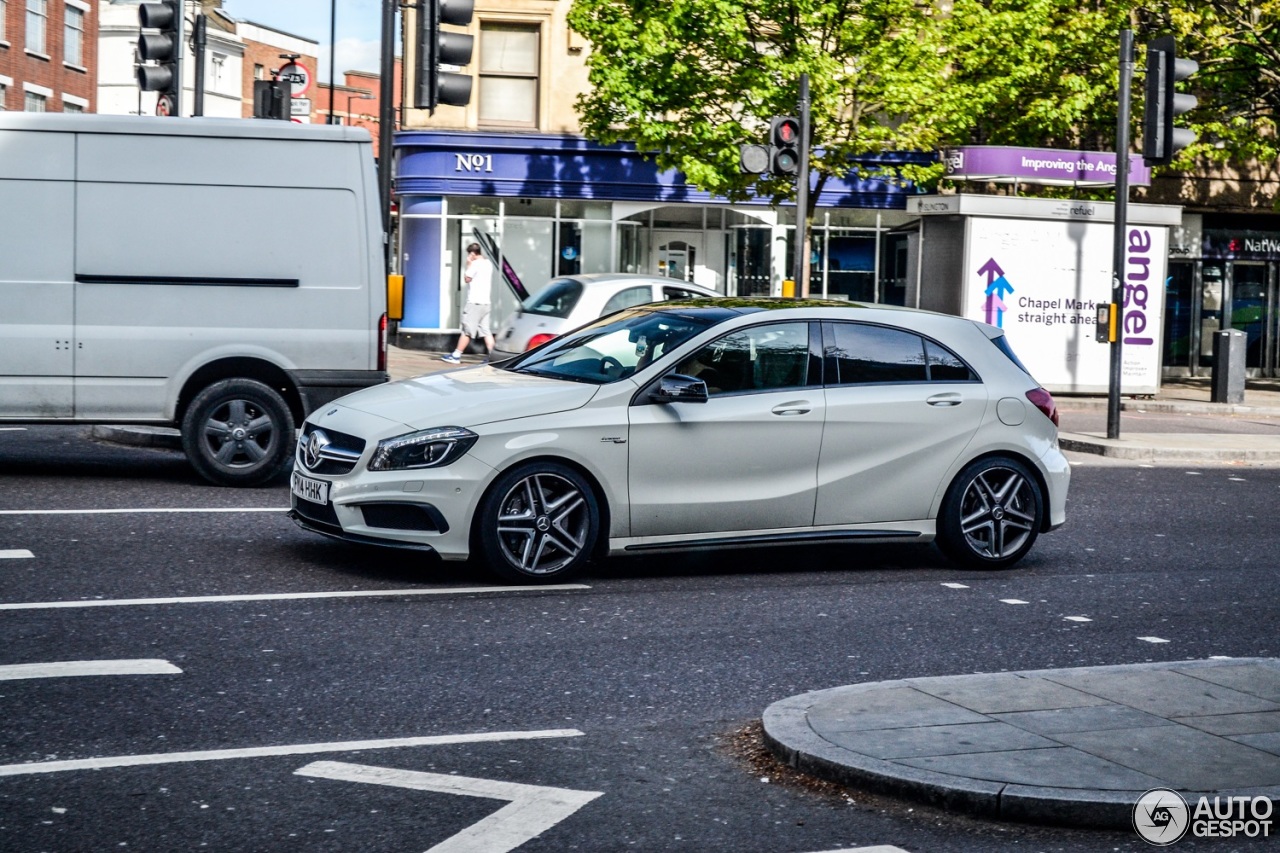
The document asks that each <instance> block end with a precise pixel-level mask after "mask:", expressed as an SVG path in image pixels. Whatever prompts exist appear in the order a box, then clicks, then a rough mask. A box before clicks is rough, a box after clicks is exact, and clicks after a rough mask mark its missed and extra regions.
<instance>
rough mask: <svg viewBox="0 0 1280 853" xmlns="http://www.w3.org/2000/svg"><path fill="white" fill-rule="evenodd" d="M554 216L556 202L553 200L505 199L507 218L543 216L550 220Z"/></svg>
mask: <svg viewBox="0 0 1280 853" xmlns="http://www.w3.org/2000/svg"><path fill="white" fill-rule="evenodd" d="M555 215H556V200H555V199H553V198H511V199H507V216H545V217H547V218H548V219H552V218H554V217H555Z"/></svg>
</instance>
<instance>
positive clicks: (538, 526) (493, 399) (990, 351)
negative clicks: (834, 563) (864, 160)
mask: <svg viewBox="0 0 1280 853" xmlns="http://www.w3.org/2000/svg"><path fill="white" fill-rule="evenodd" d="M296 462H297V465H296V468H295V471H294V475H293V488H292V491H293V498H292V511H291V516H292V518H293V519H294V520H295V521H296V522H297V523H298V524H299V525H301V526H302V527H304V528H306V529H308V530H312V531H315V532H318V533H323V534H327V535H330V536H333V537H337V538H340V539H346V540H350V541H356V542H372V543H379V544H383V545H396V546H401V547H406V548H417V549H420V550H424V551H434V552H435V553H437V554H439V555H440V556H441V557H442V558H444V559H446V560H465V559H469V558H473V559H475V560H476V561H477V562H479V563H481V564H483V565H485V566H487V567H488V568H490V569H492V570H493V571H494V572H496V573H497V574H498V575H499V576H501V577H503V578H505V579H508V580H515V581H552V580H560V579H564V578H566V577H569V576H571V575H572V574H573V573H575V572H576V571H578V570H579V569H581V568H582V567H583V566H584V564H586V563H587V562H588V561H589V560H590V559H592V558H593V557H598V556H603V555H623V554H650V553H654V552H660V551H669V550H677V549H680V550H687V549H713V548H741V547H744V546H749V545H779V544H787V543H814V542H929V541H933V540H936V541H937V543H938V545H939V546H941V548H942V550H943V551H944V552H945V553H946V554H947V555H948V556H950V557H951V558H952V559H953V560H955V561H956V562H958V563H960V564H963V565H966V566H971V567H978V568H991V569H1000V568H1006V567H1008V566H1012V565H1013V564H1014V563H1016V562H1018V561H1019V560H1020V559H1022V558H1023V557H1024V556H1025V555H1026V554H1027V552H1028V551H1029V550H1030V549H1031V546H1032V544H1033V543H1034V542H1035V540H1036V537H1037V536H1038V535H1039V534H1040V533H1042V532H1045V531H1048V530H1051V529H1053V528H1055V527H1057V526H1059V525H1061V524H1062V523H1063V521H1064V520H1065V513H1064V507H1065V504H1066V499H1067V486H1068V482H1069V479H1070V469H1069V467H1068V464H1067V460H1066V458H1065V457H1064V456H1063V454H1062V453H1061V451H1060V449H1059V446H1058V429H1057V409H1056V406H1055V404H1054V400H1053V397H1052V396H1050V394H1049V393H1048V392H1047V391H1045V390H1044V389H1043V388H1041V387H1040V386H1039V385H1038V384H1037V383H1036V381H1035V380H1034V379H1032V377H1031V376H1030V375H1029V374H1028V373H1027V371H1026V370H1025V369H1024V368H1023V367H1022V365H1021V364H1020V363H1019V362H1018V360H1017V358H1016V357H1015V356H1014V354H1013V352H1012V351H1011V350H1010V348H1009V346H1008V343H1007V342H1006V340H1005V337H1004V333H1003V332H1002V331H1001V330H1000V329H998V328H995V327H994V326H989V325H986V324H983V323H978V322H975V321H973V320H967V319H964V318H960V317H953V316H947V315H942V314H933V313H929V312H924V311H915V310H910V309H904V308H892V307H888V306H881V305H859V304H851V303H847V302H827V301H821V300H803V301H797V300H781V299H778V300H770V299H751V298H733V299H696V300H690V301H684V302H673V303H666V304H658V305H645V306H641V307H638V308H632V309H628V310H625V311H622V312H620V313H617V314H612V315H610V316H608V317H604V318H601V319H599V320H597V321H596V322H595V323H592V324H589V325H587V326H585V327H583V328H581V329H579V330H577V331H574V332H571V333H568V334H566V335H564V336H562V337H561V338H559V339H557V340H555V341H552V342H551V343H549V344H547V345H546V346H543V347H542V348H540V349H538V350H536V351H533V352H529V353H525V354H524V355H521V356H517V357H516V358H514V359H511V360H510V361H507V362H503V363H501V364H490V365H478V366H474V367H466V368H460V369H456V370H450V371H446V372H442V373H435V374H431V375H427V376H420V377H417V378H414V379H407V380H404V381H401V382H394V383H390V384H387V385H381V386H377V387H373V388H369V389H366V390H363V391H358V392H356V393H354V394H351V395H349V396H347V397H343V398H341V399H339V400H337V401H336V402H334V403H332V404H330V405H327V406H322V407H320V409H318V410H317V411H316V412H314V413H313V414H312V415H311V417H309V418H308V419H307V421H306V423H305V424H304V427H303V430H302V434H301V436H300V439H299V443H298V448H297V457H296Z"/></svg>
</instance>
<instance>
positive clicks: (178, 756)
mask: <svg viewBox="0 0 1280 853" xmlns="http://www.w3.org/2000/svg"><path fill="white" fill-rule="evenodd" d="M582 735H583V733H582V732H580V731H578V730H577V729H542V730H535V731H524V732H475V733H472V734H463V735H433V736H429V737H402V738H387V739H384V740H348V741H336V742H331V743H294V744H284V745H281V746H251V747H245V748H242V749H210V750H203V751H198V752H161V753H152V754H149V755H112V756H105V757H101V758H80V759H71V760H65V761H31V762H27V763H25V764H0V777H4V776H30V775H33V774H36V773H63V772H67V771H71V770H103V769H106V768H109V767H139V766H142V765H150V764H184V763H188V762H192V761H225V760H227V759H233V758H267V757H272V756H280V755H315V754H317V753H325V752H360V751H363V750H367V749H399V748H401V747H406V746H441V745H448V744H459V743H492V742H495V741H508V740H542V739H546V738H561V737H582Z"/></svg>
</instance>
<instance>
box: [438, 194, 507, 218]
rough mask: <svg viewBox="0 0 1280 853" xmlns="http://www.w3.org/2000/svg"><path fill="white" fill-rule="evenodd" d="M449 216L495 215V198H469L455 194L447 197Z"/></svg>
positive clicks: (496, 201)
mask: <svg viewBox="0 0 1280 853" xmlns="http://www.w3.org/2000/svg"><path fill="white" fill-rule="evenodd" d="M449 215H450V216H497V215H498V200H497V199H496V198H470V197H467V196H455V197H451V198H450V199H449Z"/></svg>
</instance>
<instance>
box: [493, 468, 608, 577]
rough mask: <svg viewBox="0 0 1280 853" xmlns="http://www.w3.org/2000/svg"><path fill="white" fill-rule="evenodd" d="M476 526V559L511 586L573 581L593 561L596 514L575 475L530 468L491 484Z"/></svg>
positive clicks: (590, 493) (596, 508) (592, 499)
mask: <svg viewBox="0 0 1280 853" xmlns="http://www.w3.org/2000/svg"><path fill="white" fill-rule="evenodd" d="M476 524H477V528H476V539H477V544H478V546H479V552H480V556H481V557H482V558H483V559H484V561H485V563H486V564H487V565H488V567H489V569H490V570H492V571H493V572H495V573H496V574H498V575H499V576H500V577H502V578H504V579H506V580H510V581H517V582H523V583H528V582H536V583H548V582H551V581H560V580H563V579H565V578H567V577H570V576H572V575H573V574H574V573H576V572H577V571H579V570H580V569H581V568H582V567H583V566H584V565H586V563H587V562H588V561H589V560H590V559H591V554H592V552H593V551H594V549H595V544H596V540H597V538H598V537H599V535H600V508H599V504H598V503H597V501H596V496H595V491H594V490H593V489H592V487H591V484H590V483H588V482H587V480H586V478H585V477H583V476H582V475H581V474H579V473H578V472H577V471H575V470H573V469H572V468H570V467H568V466H567V465H561V464H559V463H557V462H531V463H529V464H527V465H521V466H519V467H517V468H513V469H512V470H511V471H508V472H507V473H506V474H504V475H503V476H502V477H500V478H499V479H498V481H497V482H495V483H494V484H493V487H492V488H491V489H490V490H489V493H488V494H487V495H486V496H485V498H484V500H482V501H481V502H480V510H479V515H478V516H477V520H476Z"/></svg>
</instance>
